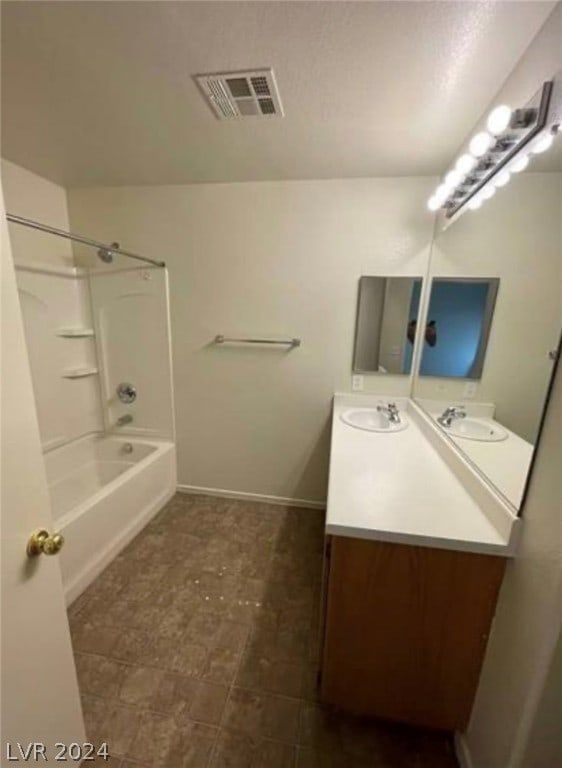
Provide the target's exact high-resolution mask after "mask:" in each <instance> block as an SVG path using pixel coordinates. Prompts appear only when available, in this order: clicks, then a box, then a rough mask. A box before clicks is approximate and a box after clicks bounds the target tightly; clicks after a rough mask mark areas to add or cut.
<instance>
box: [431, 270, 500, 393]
mask: <svg viewBox="0 0 562 768" xmlns="http://www.w3.org/2000/svg"><path fill="white" fill-rule="evenodd" d="M498 285H499V280H498V279H497V278H493V279H490V280H483V279H474V278H456V279H449V278H435V279H434V280H433V281H432V283H431V294H430V297H429V309H428V314H427V322H426V329H425V339H424V343H423V348H422V358H421V363H420V376H447V377H451V378H456V379H458V378H460V379H479V378H480V377H481V375H482V367H483V364H484V358H485V356H486V347H487V344H488V336H489V334H490V327H491V324H492V317H493V314H494V305H495V303H496V294H497V292H498Z"/></svg>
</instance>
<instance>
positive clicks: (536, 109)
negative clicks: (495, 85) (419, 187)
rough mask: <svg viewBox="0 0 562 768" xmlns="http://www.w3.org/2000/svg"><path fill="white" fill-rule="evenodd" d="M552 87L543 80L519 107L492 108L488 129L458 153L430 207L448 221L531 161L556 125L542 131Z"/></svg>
mask: <svg viewBox="0 0 562 768" xmlns="http://www.w3.org/2000/svg"><path fill="white" fill-rule="evenodd" d="M552 90H553V82H552V81H551V80H549V81H547V82H545V83H544V84H543V87H542V89H541V91H540V93H539V94H538V96H537V97H536V98H535V99H533V101H532V102H531V103H530V104H529V105H527V106H525V107H523V108H520V109H512V108H511V107H509V106H508V105H507V104H500V105H499V106H497V107H495V108H494V109H493V110H492V111H491V112H490V114H489V115H488V119H487V121H486V130H482V131H479V132H478V133H476V134H475V135H474V136H473V137H472V139H471V140H470V142H469V145H468V151H467V152H465V153H464V154H462V155H461V156H460V157H459V158H458V159H457V161H456V162H455V164H454V167H453V168H452V169H450V170H449V171H448V172H447V173H446V174H445V177H444V179H443V180H442V181H441V183H440V184H439V186H438V187H437V189H436V190H435V191H434V192H433V194H432V195H431V197H430V198H429V200H428V201H427V207H428V208H429V210H430V211H433V212H436V211H438V210H439V209H441V208H442V209H444V212H445V217H446V218H447V219H451V218H452V217H453V216H455V214H457V213H458V212H459V211H460V210H461V209H463V208H464V207H465V206H466V207H468V208H469V209H470V210H476V209H477V208H480V206H481V205H482V202H483V201H484V200H489V199H490V198H491V197H492V196H493V195H494V194H495V192H496V189H499V188H501V187H505V185H506V184H508V183H509V180H510V179H511V175H512V174H513V173H519V172H520V171H522V170H524V169H525V168H526V167H527V165H528V164H529V159H530V157H531V156H532V155H538V154H541V153H542V152H546V151H547V150H548V149H549V148H550V147H551V146H552V143H553V139H554V134H555V133H556V132H557V130H558V126H555V127H554V128H552V130H551V129H546V128H545V126H546V122H547V117H548V108H549V104H550V97H551V94H552Z"/></svg>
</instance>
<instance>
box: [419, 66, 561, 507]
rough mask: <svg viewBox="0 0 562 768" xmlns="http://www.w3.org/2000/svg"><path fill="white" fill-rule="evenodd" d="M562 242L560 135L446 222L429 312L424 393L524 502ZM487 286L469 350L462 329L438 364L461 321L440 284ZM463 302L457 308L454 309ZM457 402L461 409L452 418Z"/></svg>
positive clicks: (452, 433)
mask: <svg viewBox="0 0 562 768" xmlns="http://www.w3.org/2000/svg"><path fill="white" fill-rule="evenodd" d="M561 116H562V81H561V80H560V78H559V77H557V78H556V79H555V89H554V92H553V97H552V100H551V106H550V112H549V118H548V129H549V130H551V129H552V126H553V125H555V124H559V123H560V121H561ZM561 242H562V137H561V136H560V133H558V134H557V135H555V138H554V143H553V145H552V147H551V148H550V149H549V150H548V151H546V152H544V153H542V154H537V155H530V157H529V164H528V166H527V168H526V169H525V170H523V171H522V172H519V173H515V172H513V173H512V174H511V178H510V179H509V183H507V185H506V186H504V187H501V188H498V189H497V190H495V194H493V196H492V197H491V198H490V199H487V200H486V201H485V202H484V203H483V204H482V207H481V208H479V209H478V210H467V211H466V213H463V215H461V216H460V217H459V218H457V219H456V220H455V221H453V222H452V223H451V224H450V226H448V227H447V228H446V229H444V230H442V231H441V232H440V233H439V234H438V235H437V236H436V238H435V240H434V243H433V247H432V254H431V263H430V277H431V278H432V286H433V289H432V296H431V301H430V303H429V308H428V313H427V317H428V322H431V321H432V320H435V322H436V328H435V332H436V343H435V345H434V346H433V347H430V346H429V345H428V344H427V342H425V341H424V344H423V350H422V360H421V368H420V372H419V373H420V375H418V376H417V377H416V380H415V383H414V396H415V398H416V400H417V401H418V403H419V404H420V405H421V406H422V407H423V408H424V409H425V410H426V412H427V413H428V414H429V415H430V416H431V417H432V418H433V419H434V420H435V422H436V423H437V424H438V425H439V427H440V428H441V429H442V431H443V433H444V434H446V435H447V436H448V438H449V439H450V440H451V442H452V444H454V446H455V448H456V449H458V450H459V451H461V452H462V454H463V456H464V457H465V458H467V459H468V460H469V462H471V463H472V465H473V466H474V467H475V468H476V469H477V470H478V471H479V472H480V474H481V475H482V476H484V477H485V478H486V479H487V480H488V481H489V482H490V483H491V484H492V485H493V486H494V487H495V489H496V490H498V491H499V492H500V494H501V495H502V496H503V497H504V499H506V500H507V501H508V502H509V503H510V504H511V505H512V506H513V507H515V508H517V509H519V508H520V506H521V502H522V500H523V496H524V492H525V486H526V481H527V476H528V471H529V467H530V464H531V460H532V456H533V451H534V446H535V444H536V442H537V437H538V434H539V429H540V424H541V418H542V413H543V409H544V405H545V401H546V397H547V392H548V388H549V383H550V380H551V377H552V372H553V368H554V363H555V360H556V356H557V354H558V351H557V350H558V348H559V342H560V329H561V326H562V258H561ZM484 275H485V276H490V275H493V276H494V277H495V278H496V280H490V279H483V276H484ZM498 280H499V283H498ZM476 285H480V291H481V293H480V295H479V297H478V302H476V299H474V302H475V305H476V303H478V307H479V309H478V311H476V310H475V311H474V312H473V313H472V315H473V319H472V321H470V322H468V321H467V322H466V325H467V326H470V327H471V342H470V352H467V353H466V354H465V355H464V359H463V361H455V354H456V353H457V352H459V347H460V346H464V344H465V342H462V343H459V340H458V337H456V338H454V339H451V340H450V341H449V342H448V344H450V346H451V347H452V349H453V351H452V352H449V353H448V354H447V357H448V360H447V362H446V363H443V362H439V363H438V364H435V363H434V358H435V354H436V352H437V351H438V350H439V347H440V345H441V344H442V346H443V347H445V343H446V334H447V333H448V331H449V330H450V329H449V328H448V326H449V325H450V324H451V323H452V320H451V316H450V315H449V314H448V313H447V312H442V313H441V314H440V312H439V311H438V308H439V302H438V303H435V302H434V299H435V300H436V299H437V295H438V293H439V292H444V293H445V294H446V295H447V294H448V293H449V292H451V293H452V294H455V296H456V298H455V299H454V302H455V304H456V302H457V301H460V298H459V295H460V294H459V293H458V292H459V291H460V290H467V288H468V286H476ZM486 285H487V286H488V288H487V293H486V289H485V286H486ZM498 285H499V290H498ZM494 286H495V287H494ZM474 290H476V289H474ZM496 291H497V296H495V293H496ZM494 296H495V305H494ZM445 299H446V297H445V298H444V297H443V296H441V297H440V303H441V304H443V303H444V304H445V306H447V305H448V303H451V304H452V303H453V298H452V297H451V296H449V299H450V301H449V302H447V301H446V300H445ZM466 303H468V299H466ZM459 311H460V310H459V308H458V306H455V308H454V312H455V313H459ZM478 328H479V329H480V330H478ZM466 334H468V331H466ZM451 335H452V334H451ZM477 336H478V339H479V340H478V343H476V337H477ZM486 342H487V343H486ZM466 346H467V348H468V346H469V345H468V342H466ZM459 376H461V377H462V380H460V379H459V378H458V377H459ZM459 406H460V408H459ZM452 407H453V408H456V410H454V411H453V412H451V411H449V412H448V415H446V416H444V414H445V412H446V409H447V408H452Z"/></svg>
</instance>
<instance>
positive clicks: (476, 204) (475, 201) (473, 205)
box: [468, 197, 482, 211]
mask: <svg viewBox="0 0 562 768" xmlns="http://www.w3.org/2000/svg"><path fill="white" fill-rule="evenodd" d="M481 205H482V198H481V197H473V198H472V200H471V201H470V203H469V204H468V207H469V208H470V210H471V211H475V210H476V209H477V208H480V206H481Z"/></svg>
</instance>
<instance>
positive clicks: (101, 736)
mask: <svg viewBox="0 0 562 768" xmlns="http://www.w3.org/2000/svg"><path fill="white" fill-rule="evenodd" d="M322 543H323V513H321V512H319V511H315V510H310V509H289V508H285V507H277V506H269V505H265V504H258V503H250V502H240V501H231V500H226V499H224V500H223V499H213V498H208V497H203V496H188V495H180V494H178V495H176V496H175V497H174V498H173V499H172V500H171V501H170V502H169V503H168V504H167V505H166V507H165V508H164V509H163V510H162V511H161V512H160V513H159V514H158V515H157V516H156V517H155V518H154V519H153V520H152V522H151V523H150V524H149V525H148V526H147V527H146V528H145V529H144V530H143V531H142V532H141V533H140V534H139V535H138V536H137V537H136V538H135V539H134V540H133V541H132V542H131V544H130V545H129V546H128V547H127V548H126V549H125V550H124V551H123V552H122V553H121V555H119V557H117V558H116V560H114V561H113V562H112V563H111V564H110V565H109V567H108V568H107V569H106V570H105V571H104V572H103V573H102V574H101V575H100V576H99V577H98V579H97V580H96V581H95V582H94V583H93V584H92V585H91V586H90V587H89V589H88V590H87V591H86V592H84V593H83V595H81V596H80V597H79V598H78V600H77V601H76V602H75V603H74V604H73V605H72V606H71V608H70V611H69V615H70V624H71V632H72V638H73V645H74V651H75V657H76V666H77V671H78V679H79V684H80V690H81V694H82V699H83V709H84V717H85V720H86V728H87V733H88V738H89V739H90V740H91V741H92V742H94V743H97V744H99V743H101V742H104V741H106V742H108V744H109V750H110V753H111V755H112V758H111V760H110V761H109V762H108V763H103V764H105V765H109V766H110V767H111V768H127V767H128V768H135V767H136V768H148V767H149V766H150V767H151V768H207V767H209V768H219V767H221V768H222V767H224V768H226V767H227V766H228V767H229V768H243V767H244V768H245V767H246V766H247V767H248V768H261V767H262V766H263V767H264V768H265V767H267V768H312V767H314V768H323V767H324V766H329V767H330V768H335V767H338V768H339V766H342V767H344V766H345V768H356V767H357V768H366V767H367V766H373V767H374V768H455V766H456V765H457V763H456V761H455V758H454V757H453V751H452V747H451V744H450V740H449V738H448V737H446V736H443V735H440V734H431V733H425V732H420V731H417V730H414V729H410V728H404V727H401V726H395V725H388V724H383V723H375V722H372V721H371V722H367V721H363V720H360V719H357V718H352V717H350V716H347V715H343V714H338V713H334V712H330V711H329V710H326V709H324V708H322V707H321V705H320V703H319V701H318V697H317V692H316V686H315V682H316V672H317V660H318V641H317V617H318V614H319V602H320V581H321V567H322Z"/></svg>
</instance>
